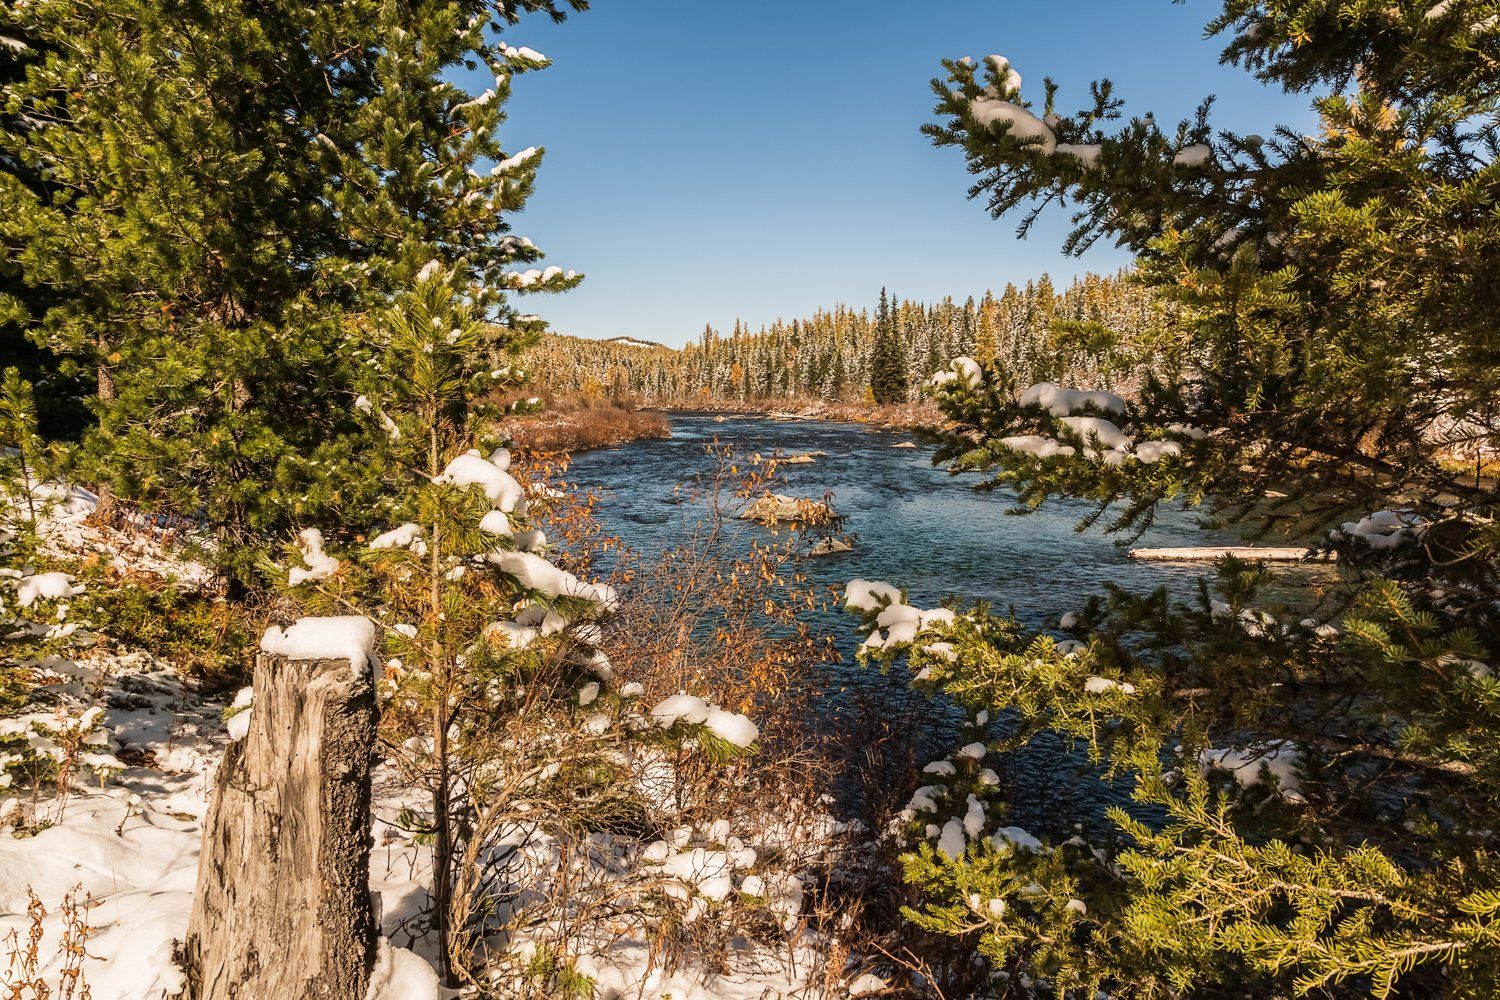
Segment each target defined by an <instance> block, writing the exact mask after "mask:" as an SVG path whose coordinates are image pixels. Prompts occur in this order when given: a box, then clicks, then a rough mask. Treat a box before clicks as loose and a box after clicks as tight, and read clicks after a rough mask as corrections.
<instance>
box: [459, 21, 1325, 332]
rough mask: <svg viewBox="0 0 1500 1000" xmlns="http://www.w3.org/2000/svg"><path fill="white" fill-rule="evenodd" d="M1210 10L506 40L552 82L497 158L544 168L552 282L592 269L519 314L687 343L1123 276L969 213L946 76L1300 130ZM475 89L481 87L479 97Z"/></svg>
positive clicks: (563, 328) (531, 100)
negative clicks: (1204, 101) (991, 63)
mask: <svg viewBox="0 0 1500 1000" xmlns="http://www.w3.org/2000/svg"><path fill="white" fill-rule="evenodd" d="M1217 9H1218V5H1217V4H1216V3H1213V2H1210V0H1190V2H1188V3H1185V4H1173V3H1170V2H1169V0H1052V2H1048V3H1032V2H1024V0H929V2H927V3H917V4H912V3H900V4H898V3H895V2H893V0H861V2H853V0H758V2H755V3H740V2H729V0H697V2H693V0H596V2H595V6H594V9H593V10H591V11H589V12H587V13H585V14H581V15H576V16H574V17H572V18H570V19H569V20H568V21H567V22H566V23H564V24H562V25H560V26H553V25H551V24H550V23H547V22H546V21H545V20H538V19H532V20H529V21H525V22H523V23H522V24H521V25H520V26H518V27H516V28H514V29H512V30H511V31H509V32H507V39H508V40H509V41H510V43H511V44H513V45H529V46H531V47H532V48H535V49H539V50H540V51H542V52H544V53H546V54H547V55H548V56H550V57H552V59H553V60H554V65H553V66H552V67H551V68H549V69H547V70H544V71H541V72H538V73H532V74H528V75H525V76H523V77H521V78H519V79H518V80H517V83H516V88H515V97H514V99H513V100H512V102H511V105H510V121H509V122H508V123H507V124H506V126H505V127H504V131H503V133H502V139H503V141H504V144H505V148H506V150H507V151H508V152H510V151H514V150H516V149H520V148H522V147H524V146H529V145H542V146H545V147H546V148H547V157H546V161H545V163H544V164H543V167H542V171H541V176H540V180H539V184H538V192H537V195H536V197H535V198H534V199H533V200H532V202H531V204H530V205H529V206H528V208H527V210H526V211H525V212H524V213H522V215H521V216H519V217H518V218H517V219H516V231H517V232H518V233H522V234H524V235H528V236H531V237H532V238H533V239H535V240H536V242H537V243H538V245H540V246H541V247H542V248H543V249H544V250H545V251H547V254H548V263H552V264H558V265H561V266H563V267H565V268H575V269H577V270H579V271H582V272H585V273H586V274H587V275H588V279H587V280H586V281H585V282H584V284H583V286H582V287H581V288H579V289H578V290H576V291H573V292H570V293H568V294H567V295H563V296H555V297H553V296H549V297H545V298H543V297H538V298H537V299H534V300H532V301H530V302H528V303H527V304H526V308H528V309H531V310H533V311H536V312H538V313H541V314H542V315H544V316H545V317H546V318H547V319H548V320H549V321H550V322H551V324H552V326H553V328H554V329H556V330H558V331H560V332H564V333H574V334H578V335H581V336H588V337H615V336H631V337H640V338H645V339H649V340H656V341H659V342H662V343H666V344H670V345H673V346H677V345H680V344H682V343H684V342H685V341H687V340H689V339H692V338H694V337H696V336H697V334H698V333H699V331H701V330H702V328H703V326H704V324H705V323H712V324H713V325H714V326H716V327H720V328H727V327H728V326H730V325H732V323H733V322H734V320H735V318H736V317H741V318H744V319H746V320H747V321H749V322H750V323H751V324H752V325H753V326H757V327H758V326H759V325H760V324H762V323H765V322H769V321H770V320H772V319H774V318H776V317H778V316H780V317H785V318H788V319H790V318H792V317H796V316H803V315H806V314H808V313H810V312H812V311H813V310H814V309H816V308H818V307H819V306H826V305H832V304H833V303H835V302H839V301H843V302H849V303H855V304H861V305H863V304H869V303H873V302H874V300H875V298H876V297H877V295H878V294H879V290H880V288H881V286H882V285H887V286H890V287H891V289H892V290H893V291H894V292H896V293H898V294H899V295H901V296H902V297H903V298H912V299H922V300H933V299H937V298H941V297H942V296H943V295H948V294H952V295H954V296H956V297H958V298H960V299H961V298H963V297H964V296H967V295H970V294H978V293H980V292H981V291H982V290H983V289H985V288H987V287H995V288H998V287H1003V286H1004V284H1005V282H1006V281H1016V282H1023V281H1025V280H1026V279H1027V278H1032V277H1035V276H1037V275H1039V274H1041V273H1042V272H1044V271H1046V272H1050V273H1051V274H1052V275H1053V276H1054V278H1062V279H1066V278H1068V277H1069V276H1071V275H1074V274H1077V273H1082V272H1084V271H1088V270H1095V271H1110V270H1114V269H1115V268H1117V267H1119V266H1121V265H1122V264H1124V263H1125V262H1126V258H1125V257H1124V255H1122V254H1121V253H1120V252H1119V251H1118V250H1116V249H1114V248H1113V247H1098V248H1095V249H1094V250H1091V251H1090V252H1089V253H1087V254H1086V255H1085V256H1084V257H1082V258H1079V259H1070V258H1067V257H1064V256H1063V255H1062V254H1060V253H1059V252H1058V246H1059V245H1060V242H1061V237H1062V234H1063V233H1064V232H1065V231H1066V228H1067V226H1066V221H1067V220H1066V217H1065V216H1064V215H1062V214H1061V213H1054V214H1052V215H1051V216H1050V217H1048V218H1047V219H1045V221H1044V224H1042V225H1039V226H1038V227H1036V228H1035V229H1034V230H1033V231H1032V233H1031V235H1030V236H1029V238H1028V239H1027V240H1025V241H1024V242H1023V241H1018V240H1017V239H1016V237H1015V226H1014V222H1013V221H1012V220H1000V221H995V220H992V219H990V218H989V216H988V214H987V213H986V212H985V211H984V208H983V206H982V204H981V203H979V202H972V201H969V200H967V198H966V197H965V192H966V190H967V187H968V183H969V175H968V174H967V173H966V172H965V171H964V168H963V162H962V158H961V156H960V154H959V153H958V151H956V150H952V149H946V150H937V149H934V148H933V147H932V146H931V145H930V144H929V142H928V140H927V139H926V138H925V137H923V136H922V135H921V134H920V133H919V132H918V128H919V126H920V125H921V124H922V123H923V122H926V121H929V120H931V119H932V96H931V92H930V91H929V89H928V81H929V80H930V79H931V78H932V77H933V76H935V75H938V74H939V72H940V70H941V65H940V60H941V59H942V58H943V57H958V56H963V55H972V56H974V57H976V58H979V57H982V56H984V55H985V54H987V53H990V52H998V53H1001V54H1003V55H1005V56H1008V57H1009V58H1010V60H1011V63H1012V64H1013V65H1014V66H1015V68H1016V69H1017V70H1019V71H1020V72H1021V73H1022V75H1023V76H1024V78H1025V80H1026V85H1025V87H1024V91H1025V93H1026V94H1027V96H1040V93H1041V81H1042V78H1043V77H1044V76H1049V75H1050V76H1052V77H1053V78H1054V79H1056V80H1057V81H1058V82H1059V83H1060V84H1061V85H1062V87H1063V93H1062V103H1063V105H1064V106H1073V105H1074V104H1082V103H1084V102H1085V101H1086V99H1087V86H1088V82H1089V81H1090V80H1091V79H1094V78H1096V77H1102V76H1108V77H1110V78H1111V79H1113V80H1114V81H1115V84H1116V86H1117V92H1118V93H1119V95H1120V96H1122V97H1125V98H1126V99H1127V100H1128V101H1129V102H1130V103H1129V107H1130V109H1132V110H1133V111H1141V112H1143V111H1146V110H1151V111H1154V112H1155V113H1156V115H1157V118H1158V119H1159V120H1161V121H1162V122H1163V124H1164V125H1165V124H1168V123H1175V122H1176V121H1177V120H1178V119H1179V118H1182V117H1186V116H1188V115H1190V114H1191V113H1192V111H1193V109H1194V107H1195V106H1196V105H1197V103H1198V101H1199V100H1200V99H1201V98H1202V97H1204V96H1206V95H1208V94H1214V95H1216V96H1217V97H1218V99H1219V103H1218V105H1217V107H1218V111H1217V122H1218V124H1219V125H1220V127H1226V128H1231V129H1236V130H1239V131H1250V132H1262V133H1268V132H1270V131H1271V129H1272V127H1273V126H1274V125H1275V124H1277V123H1286V124H1291V125H1293V126H1296V127H1308V126H1309V124H1310V123H1311V121H1312V116H1311V113H1310V112H1309V111H1308V110H1307V105H1308V99H1307V98H1306V97H1305V96H1298V95H1293V96H1290V97H1288V96H1286V95H1283V94H1280V93H1277V92H1273V91H1268V90H1266V89H1265V88H1263V87H1261V86H1260V85H1259V84H1257V83H1256V82H1255V81H1254V80H1253V79H1251V78H1250V77H1249V76H1248V75H1246V74H1244V73H1242V72H1240V71H1238V70H1235V69H1233V68H1231V67H1221V66H1219V65H1218V49H1219V46H1218V45H1217V44H1215V43H1214V42H1212V41H1205V40H1204V39H1203V37H1202V26H1203V24H1204V22H1205V21H1207V20H1208V18H1209V17H1210V16H1212V14H1213V13H1214V12H1215V11H1216V10H1217ZM483 86H484V84H483V82H482V81H480V80H478V78H477V77H476V86H475V89H476V90H482V89H483Z"/></svg>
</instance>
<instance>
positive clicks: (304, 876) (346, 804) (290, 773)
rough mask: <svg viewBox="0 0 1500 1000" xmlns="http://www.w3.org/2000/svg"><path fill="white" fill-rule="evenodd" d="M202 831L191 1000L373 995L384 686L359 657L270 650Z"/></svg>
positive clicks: (189, 964)
mask: <svg viewBox="0 0 1500 1000" xmlns="http://www.w3.org/2000/svg"><path fill="white" fill-rule="evenodd" d="M252 711H253V714H252V715H251V717H250V731H249V734H248V735H247V736H246V737H245V738H244V739H243V740H241V741H239V742H236V743H230V744H229V746H228V747H227V748H226V750H225V752H224V760H223V762H222V763H221V764H220V765H219V771H218V775H217V776H216V778H215V787H214V799H213V803H212V805H211V806H210V809H209V814H208V818H207V820H206V822H205V825H204V830H203V856H202V860H201V861H200V862H199V867H198V887H197V893H196V895H195V898H194V900H193V915H192V920H191V921H190V923H189V924H188V936H187V941H186V943H185V944H184V945H183V947H182V951H181V955H180V959H181V963H182V966H183V968H184V970H185V971H186V973H187V982H188V985H187V988H186V990H185V992H184V993H183V994H182V996H183V997H185V998H188V1000H231V998H237V1000H251V998H254V1000H303V998H310V1000H311V998H317V1000H365V994H366V992H367V991H368V988H369V979H370V969H371V966H372V963H373V961H374V955H375V935H376V931H377V927H376V915H375V913H374V911H373V908H372V906H371V902H370V893H369V877H370V753H371V749H372V747H373V745H374V740H375V695H374V689H373V688H372V686H371V680H370V677H369V675H368V674H367V673H365V672H358V673H356V672H355V671H353V670H351V669H350V668H349V662H348V661H347V660H303V661H296V660H293V661H288V660H285V659H283V658H281V657H273V656H265V655H262V656H260V657H259V658H258V659H257V661H256V665H255V699H254V703H253V709H252Z"/></svg>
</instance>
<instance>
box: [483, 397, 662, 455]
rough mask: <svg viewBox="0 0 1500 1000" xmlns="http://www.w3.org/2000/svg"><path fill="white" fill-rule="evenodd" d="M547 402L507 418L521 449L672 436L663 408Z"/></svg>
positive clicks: (570, 450)
mask: <svg viewBox="0 0 1500 1000" xmlns="http://www.w3.org/2000/svg"><path fill="white" fill-rule="evenodd" d="M545 404H546V405H545V406H544V408H543V409H542V411H541V412H539V413H535V414H531V415H528V416H523V417H510V418H508V419H507V420H506V421H505V425H504V426H505V431H506V433H507V434H509V435H510V437H511V438H512V439H513V440H514V441H515V443H516V447H517V448H518V449H519V450H520V451H523V452H527V453H530V454H533V455H556V454H563V453H567V454H575V453H577V452H581V451H589V450H590V449H593V448H612V447H614V446H616V445H621V444H628V443H630V442H632V441H653V440H660V439H662V438H667V437H671V436H672V428H671V426H670V425H669V424H668V423H667V418H666V416H664V415H663V414H662V413H661V412H660V411H659V410H654V409H649V410H648V409H641V408H637V407H633V406H630V405H628V404H623V403H612V402H607V401H602V400H600V401H595V400H586V399H551V400H546V401H545Z"/></svg>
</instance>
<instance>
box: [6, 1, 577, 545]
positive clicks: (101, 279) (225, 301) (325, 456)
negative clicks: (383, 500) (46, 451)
mask: <svg viewBox="0 0 1500 1000" xmlns="http://www.w3.org/2000/svg"><path fill="white" fill-rule="evenodd" d="M572 6H573V7H575V8H581V7H583V6H584V4H582V3H581V2H580V3H574V4H572ZM530 10H543V11H546V12H547V13H549V14H552V15H553V16H559V17H560V16H561V11H560V10H559V9H558V7H557V6H556V5H555V4H554V3H553V2H551V0H527V2H523V3H521V4H518V5H512V6H509V7H507V8H505V9H504V12H503V13H501V14H499V15H496V13H495V10H494V8H493V7H492V6H491V5H489V4H485V3H480V2H478V0H474V2H468V3H457V4H447V3H443V4H439V3H435V2H434V3H419V4H415V5H405V6H396V7H392V6H390V5H380V4H374V3H357V4H345V5H337V6H334V7H329V6H328V5H324V4H316V3H309V2H277V3H271V4H259V5H255V6H253V7H244V6H235V5H231V6H230V7H227V8H183V7H181V6H180V5H176V4H163V3H160V2H159V0H128V2H124V3H115V2H108V3H105V2H102V0H90V2H82V3H75V4H26V5H16V6H14V7H12V8H7V12H6V14H5V15H4V17H5V19H6V24H5V25H3V27H5V28H6V29H7V30H8V29H9V28H10V27H12V26H15V27H18V28H19V29H20V30H21V32H22V33H23V34H24V36H25V37H27V38H30V39H33V40H34V41H35V42H36V44H37V46H38V48H39V51H40V52H41V53H42V58H41V59H40V60H39V61H38V62H36V63H34V64H33V65H31V66H30V67H29V69H28V73H27V75H26V77H25V78H24V79H23V80H22V81H20V82H18V83H16V84H14V85H12V86H11V87H10V88H9V99H10V100H11V101H12V102H15V103H17V104H19V105H21V106H24V107H26V108H27V110H28V114H27V116H26V119H27V121H28V122H29V123H31V124H28V125H27V126H26V127H17V126H14V125H13V124H12V125H10V126H8V127H6V131H5V134H4V137H3V143H4V145H5V147H6V148H7V149H10V150H13V153H14V158H15V160H16V161H17V163H18V164H19V165H20V169H21V171H25V170H40V169H41V168H42V167H43V166H45V168H46V171H47V174H48V177H49V179H50V181H51V182H52V186H51V187H49V188H47V189H45V190H41V191H39V190H36V189H34V188H33V187H29V186H27V185H26V184H24V183H21V182H20V181H19V180H18V179H17V174H0V239H4V240H5V241H7V242H9V243H13V244H15V245H18V246H19V247H20V248H21V250H20V253H19V262H20V266H21V270H22V273H23V277H24V280H25V282H26V283H27V284H28V285H30V286H33V287H38V286H46V287H47V288H49V289H50V290H51V291H52V292H53V293H55V295H56V296H57V298H56V299H54V300H52V302H51V304H44V308H41V309H33V310H32V311H31V313H30V314H29V315H28V316H27V318H26V322H27V324H28V327H29V333H30V335H31V336H32V337H33V339H34V340H35V341H37V342H38V343H40V344H43V345H45V346H46V347H48V348H49V349H51V350H54V351H56V352H59V353H61V354H64V355H67V356H70V357H75V358H78V359H79V360H80V362H81V363H84V364H86V365H87V366H89V367H90V368H91V369H92V370H93V371H94V373H95V375H96V383H97V393H96V402H95V412H96V416H97V419H98V423H99V426H98V427H97V429H96V430H94V431H93V432H91V433H90V434H89V435H87V437H86V439H85V441H84V445H83V448H82V450H81V454H80V471H81V472H82V474H83V475H85V476H86V477H89V478H91V479H93V480H96V481H98V482H100V483H101V484H104V485H106V486H109V487H113V488H114V489H115V490H117V491H118V492H119V493H120V494H121V495H122V496H124V497H125V498H127V499H129V500H131V501H133V502H136V503H140V504H146V505H149V506H150V507H151V508H152V509H153V510H155V511H158V512H161V513H172V512H176V513H181V514H185V515H191V516H194V517H202V518H205V519H206V520H207V521H208V522H209V523H210V524H211V525H213V526H215V528H216V529H218V531H219V534H220V541H221V545H220V546H219V548H218V552H219V554H220V557H221V559H223V560H226V561H227V562H228V563H229V564H230V565H231V567H234V566H237V567H238V568H239V569H241V570H243V569H244V567H245V565H246V564H247V563H248V561H249V553H251V552H252V551H253V549H254V548H255V547H256V546H257V545H259V544H261V542H262V540H263V539H265V538H267V537H269V536H272V535H274V534H275V533H277V532H281V531H284V530H286V529H288V528H289V527H291V526H293V525H295V524H297V523H299V522H303V523H305V522H306V521H308V520H316V519H319V518H321V517H326V516H329V515H331V514H332V513H334V512H336V511H338V512H344V511H347V510H350V509H359V508H361V507H364V506H367V505H368V503H369V501H370V500H371V499H372V498H373V497H374V496H375V482H376V478H375V477H374V476H373V474H371V472H370V471H369V470H367V469H366V468H365V466H364V463H362V462H360V461H359V460H358V456H357V454H355V453H354V450H353V449H354V445H355V442H357V440H358V436H359V433H360V431H359V426H358V421H357V420H356V419H355V418H354V416H353V413H352V410H351V409H350V405H349V404H350V402H351V401H352V399H353V397H354V395H355V393H354V391H353V380H354V379H355V377H356V376H357V375H358V372H359V367H360V360H361V359H360V358H359V357H357V356H356V354H355V352H354V351H353V350H352V349H351V348H350V343H351V336H352V333H353V331H354V329H355V328H357V327H358V326H359V324H360V323H362V322H364V319H363V317H364V316H366V315H368V314H369V313H370V312H372V311H373V310H375V309H377V308H379V307H380V305H382V304H383V303H385V302H387V301H388V300H389V297H390V296H391V295H392V294H394V293H395V292H396V291H397V290H398V289H399V288H401V287H402V285H403V283H404V282H407V281H409V280H410V277H411V275H412V273H413V272H414V270H415V268H416V267H418V266H420V264H421V262H422V261H423V260H424V259H426V258H425V256H422V257H416V258H415V259H413V258H411V257H408V256H407V255H409V254H413V253H414V252H415V251H414V246H415V245H416V244H420V243H427V244H436V243H439V242H441V243H445V244H451V245H452V246H453V247H454V249H455V251H456V252H462V253H465V254H468V255H470V256H471V258H472V263H471V266H472V267H473V268H475V270H476V272H477V273H480V274H483V275H484V276H485V277H486V278H487V279H488V280H492V281H496V282H500V281H513V282H519V283H522V284H524V285H525V286H526V287H528V288H531V289H534V290H548V289H553V290H555V289H559V288H562V287H566V286H567V284H568V283H569V281H570V280H571V279H569V278H568V277H567V276H565V275H562V274H561V273H560V272H554V271H550V270H549V271H548V272H536V273H527V274H518V275H507V274H505V273H504V272H503V271H502V269H501V268H502V263H504V262H510V261H513V260H516V259H520V260H527V259H534V257H535V256H536V255H535V252H534V251H533V250H531V249H530V248H528V247H525V246H516V247H511V246H508V245H507V244H506V243H505V240H504V237H503V235H502V234H503V233H504V232H505V224H504V222H503V220H502V215H503V214H504V213H506V212H508V211H509V210H510V209H511V207H512V204H513V203H514V201H515V200H516V199H517V198H523V197H524V194H525V192H526V188H527V185H528V184H529V178H530V173H531V169H532V167H533V164H531V163H530V161H531V160H532V159H534V152H535V151H534V150H527V151H523V152H522V153H519V154H517V155H516V156H515V157H511V158H506V157H504V156H503V154H502V151H501V149H500V146H499V144H498V141H497V139H496V136H495V128H496V126H497V124H498V122H499V114H500V112H499V110H498V108H499V106H500V104H501V103H502V102H503V98H504V96H505V93H506V92H507V90H508V87H509V82H510V78H511V75H512V73H513V72H515V71H518V70H524V69H529V68H535V67H536V66H538V65H541V64H543V63H544V62H545V60H544V59H543V58H542V57H540V56H538V55H536V54H535V53H532V52H531V51H530V50H527V49H512V48H510V47H508V46H505V45H503V44H502V43H500V42H498V41H497V40H496V38H495V34H494V29H495V28H496V27H497V26H496V25H495V24H494V23H493V22H492V17H496V16H499V17H500V18H501V19H502V21H504V22H509V21H511V20H514V18H515V17H516V16H518V15H519V14H520V13H522V12H525V11H530ZM184 53H188V54H189V55H188V56H187V57H184V56H183V54H184ZM470 64H487V65H490V66H492V67H493V68H494V70H495V72H496V84H495V87H494V88H492V89H491V90H490V91H487V92H486V93H485V94H481V95H479V96H477V97H475V96H472V95H468V94H466V93H464V92H462V91H461V90H460V89H459V88H457V87H455V86H454V85H452V84H451V83H450V82H448V81H447V76H448V75H450V73H451V71H452V70H454V69H456V68H458V67H460V66H464V65H470ZM497 97H498V98H499V100H497V99H496V98H497ZM484 161H503V162H502V165H501V167H498V168H496V170H495V171H494V172H493V173H485V174H481V173H479V168H480V167H481V165H482V164H483V162H484Z"/></svg>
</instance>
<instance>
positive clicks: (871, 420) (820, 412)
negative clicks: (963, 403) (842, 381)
mask: <svg viewBox="0 0 1500 1000" xmlns="http://www.w3.org/2000/svg"><path fill="white" fill-rule="evenodd" d="M646 405H647V406H649V407H650V408H652V409H656V410H662V411H664V412H667V413H717V414H731V413H739V414H755V415H760V416H765V417H770V418H771V419H773V420H829V421H833V422H835V423H842V424H871V425H874V426H878V427H885V428H889V429H891V430H920V429H925V428H935V427H938V426H941V424H942V423H943V415H942V412H941V411H940V410H938V408H937V407H936V406H935V405H933V404H932V403H928V402H921V403H857V402H846V401H830V400H826V399H759V400H739V399H703V398H699V397H693V398H691V399H681V400H653V401H652V402H650V403H648V404H646Z"/></svg>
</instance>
